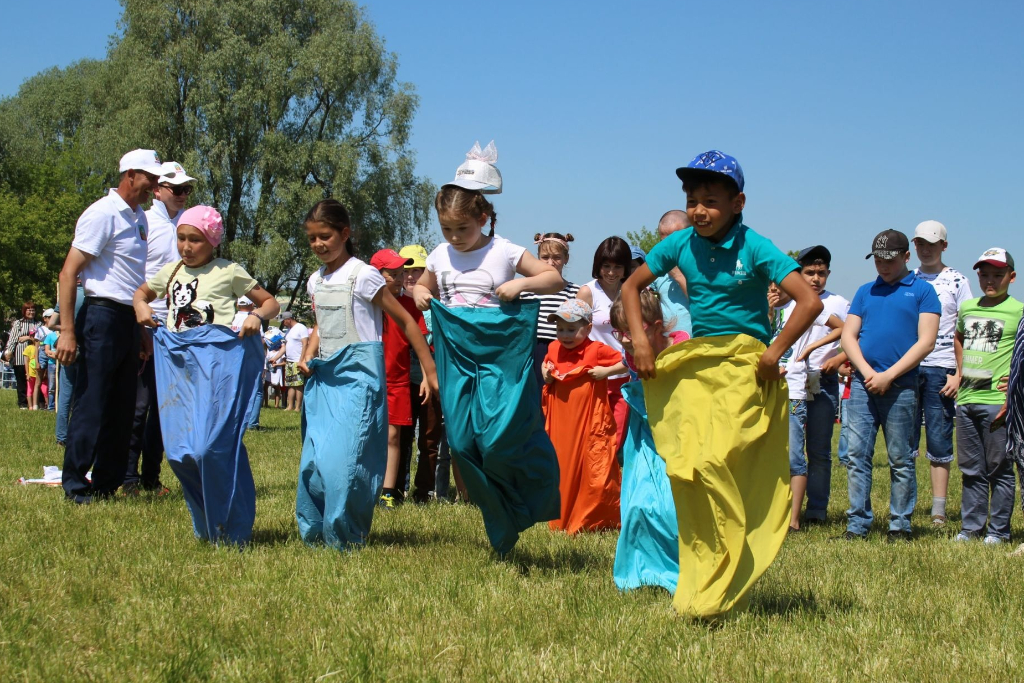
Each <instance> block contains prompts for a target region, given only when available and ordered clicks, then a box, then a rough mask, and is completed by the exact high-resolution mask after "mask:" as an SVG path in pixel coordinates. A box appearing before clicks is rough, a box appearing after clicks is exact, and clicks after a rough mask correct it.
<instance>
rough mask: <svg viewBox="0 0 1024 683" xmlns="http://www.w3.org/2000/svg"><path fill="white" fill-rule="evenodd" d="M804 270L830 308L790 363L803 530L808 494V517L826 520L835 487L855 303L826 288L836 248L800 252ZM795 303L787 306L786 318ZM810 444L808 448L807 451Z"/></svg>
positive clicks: (792, 524)
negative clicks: (835, 446) (847, 331)
mask: <svg viewBox="0 0 1024 683" xmlns="http://www.w3.org/2000/svg"><path fill="white" fill-rule="evenodd" d="M796 260H797V263H799V264H800V274H801V275H802V276H803V278H804V280H806V281H807V284H808V285H810V287H811V289H812V290H814V293H815V294H817V295H818V297H819V298H820V299H821V303H822V305H823V306H824V310H823V311H822V312H821V314H819V315H818V317H817V318H816V319H815V321H814V324H813V325H811V327H810V328H808V330H807V331H806V332H804V333H803V334H802V335H800V338H799V339H797V341H796V343H795V344H794V345H793V355H792V357H791V358H790V359H789V361H788V362H787V363H786V383H787V384H788V385H789V476H790V486H791V488H792V489H793V510H792V514H791V516H790V520H789V528H790V531H799V530H800V507H801V506H802V505H803V502H804V493H805V492H806V493H807V512H806V514H805V521H806V522H824V521H825V513H826V510H828V499H829V493H830V490H831V486H832V429H833V427H834V426H835V422H836V410H837V409H838V408H839V366H840V365H841V364H842V359H841V358H840V357H839V356H838V355H837V352H838V346H839V335H840V334H841V333H842V331H843V322H844V321H845V320H846V313H847V311H849V310H850V302H849V301H847V300H846V299H844V298H843V297H841V296H839V295H838V294H833V293H832V292H830V291H828V290H827V289H825V284H826V283H827V282H828V276H829V274H830V273H831V272H832V271H831V270H830V266H831V265H832V253H831V252H829V250H828V249H826V248H825V247H823V246H822V245H820V244H819V245H816V246H813V247H807V248H806V249H804V250H803V251H801V252H800V253H799V254H798V255H797V257H796ZM794 306H795V302H792V301H790V302H789V303H787V304H786V305H785V306H784V307H783V311H784V319H788V318H789V317H790V316H791V315H792V312H793V308H794ZM805 447H806V452H805Z"/></svg>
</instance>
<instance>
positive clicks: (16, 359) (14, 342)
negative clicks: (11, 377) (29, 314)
mask: <svg viewBox="0 0 1024 683" xmlns="http://www.w3.org/2000/svg"><path fill="white" fill-rule="evenodd" d="M38 326H39V323H37V322H36V321H35V320H27V319H25V318H22V319H21V320H15V321H14V324H13V325H11V336H10V337H8V339H7V348H6V349H4V353H9V354H11V365H24V364H25V347H26V346H28V342H27V341H23V342H19V341H18V337H24V336H26V335H33V336H35V333H36V328H37V327H38Z"/></svg>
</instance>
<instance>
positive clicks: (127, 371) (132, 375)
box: [57, 149, 164, 504]
mask: <svg viewBox="0 0 1024 683" xmlns="http://www.w3.org/2000/svg"><path fill="white" fill-rule="evenodd" d="M120 171H121V177H120V180H119V181H118V184H117V187H115V188H112V189H111V190H110V192H109V193H108V194H107V195H106V196H105V197H103V198H101V199H99V200H97V201H96V202H94V203H93V204H92V205H91V206H90V207H89V208H87V209H86V210H85V212H84V213H83V214H82V215H81V217H80V218H79V219H78V224H77V225H76V226H75V239H74V241H72V243H71V249H70V250H68V255H67V258H66V259H65V260H64V267H63V268H62V269H61V271H60V285H59V294H58V298H59V301H60V308H61V310H62V311H73V310H75V298H76V295H75V280H76V278H78V277H79V276H81V279H82V287H83V289H84V291H85V304H84V305H83V306H82V309H81V311H80V312H79V313H78V315H77V316H76V317H75V319H72V318H71V316H67V317H62V318H61V321H60V326H61V334H60V338H59V339H58V340H57V360H58V361H59V362H60V363H62V364H65V365H67V364H70V363H78V368H77V373H78V376H77V379H76V382H75V410H74V412H72V413H71V421H70V424H69V425H68V439H67V444H66V450H65V451H64V472H63V477H62V479H63V482H62V483H63V486H64V494H65V496H67V498H68V499H70V500H73V501H74V502H76V503H80V504H84V503H91V502H92V500H93V498H94V497H97V496H98V497H107V496H110V495H112V494H113V493H114V492H115V491H116V490H117V488H118V487H119V486H120V485H121V482H122V481H124V473H125V469H126V467H127V465H128V442H129V440H130V438H131V429H132V415H133V414H134V412H135V383H136V373H137V372H138V367H139V348H140V344H139V326H138V324H136V322H135V310H134V309H133V308H132V296H133V295H134V294H135V290H136V289H138V288H139V286H140V285H142V283H143V282H144V280H145V275H146V238H147V236H148V235H147V233H148V229H149V226H148V224H147V222H146V214H145V212H143V210H142V207H140V206H139V205H140V204H142V203H144V202H146V201H148V200H149V198H150V196H151V195H152V193H153V190H154V189H155V188H156V184H157V179H158V178H159V177H160V175H162V174H163V173H164V167H163V164H161V163H160V159H159V157H157V154H156V152H154V151H153V150H148V149H136V150H134V151H131V152H128V154H125V155H124V156H123V157H121V165H120ZM90 467H91V468H92V482H91V483H90V481H89V480H88V479H87V478H86V474H87V473H88V472H89V468H90Z"/></svg>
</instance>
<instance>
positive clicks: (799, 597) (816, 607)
mask: <svg viewBox="0 0 1024 683" xmlns="http://www.w3.org/2000/svg"><path fill="white" fill-rule="evenodd" d="M854 606H855V603H854V601H853V600H850V599H849V598H829V599H827V600H824V601H819V600H818V598H817V597H815V595H814V593H813V592H812V591H803V592H799V593H795V594H781V593H769V594H765V593H757V594H754V595H752V596H751V597H750V613H751V614H756V615H759V616H760V615H763V616H779V617H783V618H785V619H794V618H799V619H806V618H811V619H825V618H826V617H829V616H831V615H835V614H846V613H849V612H852V611H853V608H854Z"/></svg>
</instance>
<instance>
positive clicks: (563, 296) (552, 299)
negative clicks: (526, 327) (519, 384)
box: [523, 232, 580, 381]
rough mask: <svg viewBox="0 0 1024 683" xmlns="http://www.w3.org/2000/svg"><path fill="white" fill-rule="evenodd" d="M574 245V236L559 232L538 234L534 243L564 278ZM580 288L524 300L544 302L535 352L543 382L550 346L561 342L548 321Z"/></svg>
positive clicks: (568, 285)
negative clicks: (543, 368)
mask: <svg viewBox="0 0 1024 683" xmlns="http://www.w3.org/2000/svg"><path fill="white" fill-rule="evenodd" d="M572 241H573V236H572V234H571V233H566V234H565V235H563V234H561V233H558V232H547V233H544V234H543V235H542V234H541V233H539V232H538V233H537V234H536V235H534V236H533V243H534V244H536V245H537V258H538V259H540V260H541V261H543V262H544V263H546V264H548V265H549V266H551V267H552V268H554V269H555V270H557V271H558V274H559V275H561V274H562V270H563V269H564V268H565V264H567V263H569V242H572ZM579 290H580V286H579V285H576V284H573V283H571V282H569V281H568V280H566V281H565V287H563V288H562V291H560V292H555V293H554V294H530V295H529V296H524V297H523V298H524V299H527V298H529V299H537V300H538V301H540V313H539V314H538V316H537V345H536V346H535V347H534V350H533V369H534V370H535V371H536V372H537V377H538V378H540V379H541V381H543V377H542V376H541V370H540V368H541V365H542V364H543V363H544V356H545V355H546V354H547V352H548V346H550V345H551V342H553V341H555V339H556V338H557V337H556V335H555V332H556V330H555V324H554V323H553V322H549V321H548V317H549V316H550V315H551V314H552V313H554V312H555V311H557V310H558V307H559V306H561V305H562V302H563V301H569V300H571V299H575V298H576V294H577V293H578V292H579Z"/></svg>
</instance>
